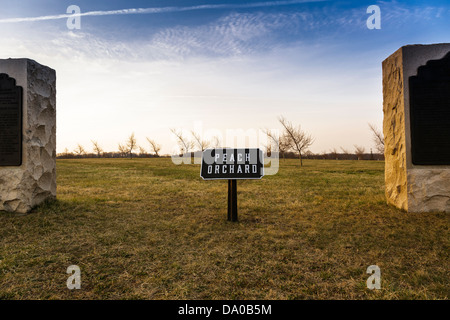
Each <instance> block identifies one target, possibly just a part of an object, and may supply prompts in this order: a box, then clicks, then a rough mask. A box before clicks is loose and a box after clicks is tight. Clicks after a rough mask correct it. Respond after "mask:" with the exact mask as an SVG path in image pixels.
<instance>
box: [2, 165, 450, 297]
mask: <svg viewBox="0 0 450 320" xmlns="http://www.w3.org/2000/svg"><path fill="white" fill-rule="evenodd" d="M281 165H282V167H281V169H280V172H279V173H278V174H277V175H276V176H267V177H264V178H263V179H262V180H259V181H238V200H239V219H240V220H239V222H238V223H232V222H227V221H226V196H227V189H226V188H227V184H226V181H203V180H202V179H201V178H200V177H199V171H200V169H199V166H196V165H182V166H175V165H173V164H172V163H171V161H170V160H169V159H134V160H128V159H123V160H120V159H113V160H106V159H98V160H95V159H93V160H92V159H91V160H87V159H82V160H58V162H57V166H58V201H56V202H53V203H48V204H45V205H43V206H40V207H39V208H37V209H36V210H35V211H34V212H33V213H32V214H30V215H27V216H21V217H18V216H13V215H11V214H6V213H1V214H0V235H1V238H0V239H1V241H0V298H2V299H447V298H448V296H449V287H450V286H449V276H448V275H449V230H448V227H449V216H448V215H446V214H442V213H430V214H407V213H404V212H401V211H399V210H396V209H394V208H391V207H389V206H387V205H386V204H385V200H384V189H383V174H384V171H383V167H384V163H383V162H376V161H372V162H370V161H319V160H310V161H308V160H306V161H305V162H304V166H303V167H302V168H300V167H299V164H298V160H297V161H296V160H286V161H281ZM73 264H75V265H78V266H79V267H80V268H81V272H82V275H81V279H82V287H81V290H68V289H67V287H66V280H67V278H68V275H67V274H66V269H67V267H68V266H69V265H73ZM373 264H376V265H378V266H379V267H380V268H381V276H382V282H381V285H382V289H381V290H379V291H371V290H368V289H367V288H366V280H367V278H368V277H369V275H367V274H366V273H365V272H366V269H367V267H368V266H369V265H373Z"/></svg>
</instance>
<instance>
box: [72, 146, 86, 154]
mask: <svg viewBox="0 0 450 320" xmlns="http://www.w3.org/2000/svg"><path fill="white" fill-rule="evenodd" d="M73 152H74V153H75V154H76V155H77V156H83V155H85V154H86V150H85V149H84V147H83V146H82V145H81V144H78V145H77V147H76V148H75V150H74V151H73Z"/></svg>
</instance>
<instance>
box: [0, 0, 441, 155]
mask: <svg viewBox="0 0 450 320" xmlns="http://www.w3.org/2000/svg"><path fill="white" fill-rule="evenodd" d="M0 5H1V8H2V10H1V11H0V36H1V38H2V45H1V46H0V58H9V57H13V58H19V57H27V58H31V59H34V60H36V61H38V62H40V63H42V64H45V65H48V66H50V67H52V68H54V69H55V70H56V72H57V90H58V93H57V108H58V109H57V110H58V111H57V113H58V119H57V120H58V130H57V134H58V137H57V141H58V142H57V145H58V152H62V151H63V150H64V148H68V149H69V150H73V149H74V148H75V147H76V145H77V144H78V143H80V144H82V145H84V146H85V147H86V148H87V149H91V142H90V141H91V140H98V141H99V142H100V144H101V145H102V146H103V147H104V148H105V149H106V150H110V151H112V150H116V149H117V144H118V143H119V142H124V141H125V140H126V138H127V136H129V135H130V133H131V132H134V133H135V134H136V136H137V138H138V143H139V144H140V145H142V146H143V147H144V148H146V149H149V148H148V144H147V143H146V141H145V137H149V138H152V139H155V140H157V141H158V142H160V143H161V144H162V145H163V151H164V152H165V153H172V151H174V148H175V146H176V143H175V141H174V140H173V137H172V135H171V133H170V130H169V128H183V129H184V130H186V132H188V131H190V130H197V131H201V132H202V133H203V134H204V135H205V136H208V135H213V134H219V133H221V134H222V136H225V135H226V134H225V132H226V130H228V129H243V130H251V129H255V130H257V129H260V128H275V129H276V128H279V125H278V123H277V116H279V115H284V116H285V117H286V118H288V119H289V120H291V121H292V122H294V123H296V124H301V125H302V128H303V129H304V130H306V131H308V132H309V133H311V134H312V135H313V136H314V137H315V143H314V144H313V146H312V147H311V151H313V152H323V151H329V150H330V149H332V148H337V149H339V147H340V146H342V147H344V148H346V149H350V150H353V145H355V144H357V145H362V146H365V147H366V149H367V150H368V151H369V150H370V148H371V147H373V146H372V141H371V134H370V132H369V130H368V126H367V123H368V122H371V123H375V124H376V125H378V127H380V128H381V123H382V86H381V62H382V61H383V60H384V59H385V58H387V57H388V56H389V55H390V54H391V53H393V52H394V51H395V50H397V49H398V48H399V47H401V46H403V45H407V44H429V43H440V42H450V33H449V30H450V19H449V18H450V4H449V3H448V1H217V0H210V1H194V0H192V1H191V0H189V1H174V0H170V1H167V0H166V1H118V0H115V1H74V0H70V1H60V0H58V1H56V0H54V1H36V0H32V1H31V0H28V1H20V3H19V2H18V1H0ZM69 5H77V6H79V7H80V9H81V12H82V14H86V13H88V12H96V13H91V14H90V15H86V16H82V17H81V29H79V30H69V29H68V28H67V26H66V21H67V18H62V17H58V15H64V14H65V13H66V9H67V7H68V6H69ZM370 5H378V6H379V7H380V9H381V29H379V30H369V29H368V28H367V26H366V20H367V19H368V18H369V16H370V14H367V13H366V10H367V7H368V6H370ZM139 8H141V9H144V10H141V11H140V12H143V13H135V14H131V12H133V11H126V10H125V9H139ZM158 8H159V9H160V10H158ZM161 8H163V10H162V11H164V12H160V11H161ZM118 10H122V11H118ZM114 11H115V14H113V13H114ZM134 12H136V10H135V11H134ZM138 12H139V11H138ZM151 12H153V13H151ZM119 13H120V14H119ZM37 17H41V18H39V19H35V18H37ZM42 17H44V18H42ZM45 17H47V18H45ZM17 18H24V19H19V20H11V19H17ZM262 143H264V141H263V142H262Z"/></svg>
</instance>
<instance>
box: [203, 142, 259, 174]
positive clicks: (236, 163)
mask: <svg viewBox="0 0 450 320" xmlns="http://www.w3.org/2000/svg"><path fill="white" fill-rule="evenodd" d="M200 176H201V177H202V178H203V179H205V180H218V179H227V180H235V179H261V178H262V177H263V176H264V156H263V153H262V151H261V150H260V149H229V148H224V149H206V150H205V151H203V155H202V167H201V171H200Z"/></svg>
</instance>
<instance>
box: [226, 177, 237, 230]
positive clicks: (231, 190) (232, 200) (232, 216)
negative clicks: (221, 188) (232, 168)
mask: <svg viewBox="0 0 450 320" xmlns="http://www.w3.org/2000/svg"><path fill="white" fill-rule="evenodd" d="M228 221H233V222H235V221H238V213H237V183H236V180H228Z"/></svg>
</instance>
